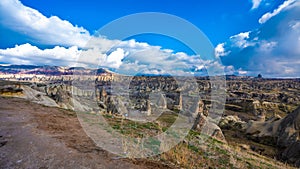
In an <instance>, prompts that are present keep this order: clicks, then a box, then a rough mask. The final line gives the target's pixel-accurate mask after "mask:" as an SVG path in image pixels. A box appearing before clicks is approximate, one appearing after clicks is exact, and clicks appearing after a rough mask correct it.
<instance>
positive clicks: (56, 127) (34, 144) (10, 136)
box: [0, 97, 169, 169]
mask: <svg viewBox="0 0 300 169" xmlns="http://www.w3.org/2000/svg"><path fill="white" fill-rule="evenodd" d="M0 168H124V169H125V168H169V167H168V166H167V165H163V164H161V163H159V162H154V161H149V160H135V161H132V160H129V159H122V158H118V157H117V156H116V155H114V154H110V153H108V152H106V151H104V150H102V149H100V148H98V147H97V146H95V144H94V143H93V142H92V141H91V139H90V138H89V137H87V135H86V134H85V133H84V132H83V129H82V128H81V126H80V124H79V122H78V120H77V117H76V113H74V112H70V111H67V110H62V109H58V108H50V107H45V106H42V105H38V104H35V103H30V102H29V101H26V100H23V99H17V98H2V97H0Z"/></svg>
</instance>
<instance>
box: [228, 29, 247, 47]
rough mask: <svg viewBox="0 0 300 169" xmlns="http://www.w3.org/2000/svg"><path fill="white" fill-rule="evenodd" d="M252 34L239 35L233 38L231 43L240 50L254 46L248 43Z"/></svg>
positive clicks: (243, 33)
mask: <svg viewBox="0 0 300 169" xmlns="http://www.w3.org/2000/svg"><path fill="white" fill-rule="evenodd" d="M250 33H251V32H242V33H239V34H237V35H234V36H231V37H230V41H231V43H232V45H234V46H235V47H239V48H246V47H248V46H252V45H253V43H250V42H249V41H248V39H249V35H250Z"/></svg>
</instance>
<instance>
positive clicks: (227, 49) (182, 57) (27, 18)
mask: <svg viewBox="0 0 300 169" xmlns="http://www.w3.org/2000/svg"><path fill="white" fill-rule="evenodd" d="M141 12H161V13H166V14H171V15H174V16H178V17H180V18H183V19H185V20H187V21H188V22H189V23H191V24H193V25H194V26H196V27H197V28H198V29H199V30H201V31H202V32H203V34H204V35H205V36H206V37H207V39H208V40H209V41H210V43H211V45H212V46H213V48H214V50H215V59H214V60H206V59H204V58H205V56H200V55H199V54H198V53H195V52H194V51H193V50H191V48H190V47H189V46H188V45H186V44H184V43H182V42H180V41H179V40H178V39H177V40H176V39H173V38H170V37H167V36H162V35H154V34H143V35H135V36H132V37H129V38H127V39H110V38H109V37H105V36H99V35H97V36H96V35H95V33H97V30H98V29H100V28H102V27H103V26H104V25H106V24H108V23H110V22H112V21H114V20H116V19H118V18H120V17H123V16H126V15H130V14H135V13H141ZM183 33H185V34H188V32H184V30H183ZM189 36H193V35H189ZM96 44H97V45H96ZM299 47H300V3H299V1H297V0H226V1H224V0H211V1H199V0H185V1H182V0H176V1H174V0H151V1H149V0H147V1H146V0H122V1H121V0H110V1H98V0H85V1H75V0H73V1H69V0H65V1H61V0H60V1H59V0H38V1H37V0H1V2H0V63H3V64H34V65H45V64H47V65H59V66H74V65H76V66H78V65H80V66H91V65H95V63H97V64H96V65H97V66H98V67H106V68H108V69H111V70H114V71H118V70H122V71H124V72H133V73H138V72H141V71H143V72H145V73H151V74H156V73H169V74H172V73H174V74H175V73H176V74H180V73H191V74H199V75H205V73H207V71H204V69H205V70H210V69H213V70H223V71H224V73H225V74H235V75H250V76H256V75H257V74H262V75H263V76H264V77H300V69H299V68H298V67H299V65H300V60H299V56H300V48H299ZM78 57H79V58H78ZM216 72H218V71H216Z"/></svg>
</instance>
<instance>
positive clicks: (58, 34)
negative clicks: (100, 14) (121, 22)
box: [0, 0, 90, 47]
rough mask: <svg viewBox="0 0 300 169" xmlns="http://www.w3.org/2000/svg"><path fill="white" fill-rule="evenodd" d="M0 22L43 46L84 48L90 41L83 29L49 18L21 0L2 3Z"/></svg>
mask: <svg viewBox="0 0 300 169" xmlns="http://www.w3.org/2000/svg"><path fill="white" fill-rule="evenodd" d="M0 22H1V24H3V25H5V26H6V27H8V28H10V29H12V30H14V31H17V32H20V33H23V34H26V35H27V36H29V37H31V38H33V39H34V40H36V41H37V42H39V43H43V44H50V45H66V46H74V45H75V46H79V47H83V46H85V43H86V42H87V41H88V40H89V39H90V34H89V32H88V31H87V30H86V29H84V28H83V27H78V26H74V25H72V24H71V23H70V22H69V21H66V20H62V19H60V18H59V17H57V16H51V17H49V18H48V17H46V16H44V15H43V14H41V13H40V12H39V11H37V10H35V9H32V8H30V7H27V6H24V5H23V4H22V3H21V2H20V1H19V0H1V1H0Z"/></svg>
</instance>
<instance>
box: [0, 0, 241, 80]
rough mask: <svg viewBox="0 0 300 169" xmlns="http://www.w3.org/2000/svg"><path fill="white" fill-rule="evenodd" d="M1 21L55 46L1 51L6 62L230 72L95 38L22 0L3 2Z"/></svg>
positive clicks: (144, 45) (24, 46)
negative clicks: (28, 5) (31, 6)
mask: <svg viewBox="0 0 300 169" xmlns="http://www.w3.org/2000/svg"><path fill="white" fill-rule="evenodd" d="M0 23H1V24H2V25H5V27H7V28H9V29H12V30H14V31H16V32H19V33H23V34H26V35H28V36H29V37H31V38H34V39H35V40H36V42H37V44H47V45H54V46H55V47H54V48H50V49H40V48H39V47H37V46H34V45H32V44H29V43H26V44H22V45H16V46H15V47H13V48H7V49H0V62H2V63H13V64H34V65H57V66H85V67H92V68H96V67H106V68H109V69H111V70H114V71H117V72H118V73H124V74H137V73H148V74H158V73H159V74H173V75H175V74H176V75H179V74H182V75H184V74H194V73H195V74H198V75H208V74H207V70H211V71H210V73H211V74H212V73H213V74H220V73H222V70H223V69H226V67H224V66H222V65H221V64H220V63H218V62H217V61H206V60H202V59H201V58H200V56H198V55H193V56H189V55H187V54H186V53H183V52H178V53H175V52H174V51H173V50H170V49H162V47H161V46H151V45H149V44H147V43H141V42H136V41H135V40H127V41H120V40H109V39H106V38H105V37H101V36H98V37H96V36H91V35H90V34H89V32H88V31H87V30H86V29H84V28H83V27H78V26H74V25H72V24H71V23H70V22H68V21H66V20H62V19H60V18H59V17H57V16H51V17H46V16H44V15H43V14H41V13H40V12H39V11H37V10H35V9H32V8H30V7H27V6H24V5H23V4H22V3H21V2H20V1H19V0H1V1H0ZM242 36H245V35H244V34H241V38H243V37H242ZM235 38H239V37H235ZM244 38H246V37H244ZM233 39H234V38H233ZM244 45H245V44H244ZM223 55H225V53H224V54H223ZM228 70H229V69H228Z"/></svg>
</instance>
